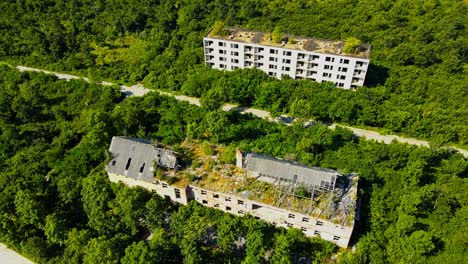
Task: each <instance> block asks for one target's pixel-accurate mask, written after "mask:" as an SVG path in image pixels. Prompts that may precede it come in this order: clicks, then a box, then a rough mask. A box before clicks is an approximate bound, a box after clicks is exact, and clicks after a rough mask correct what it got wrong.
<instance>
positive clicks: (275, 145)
mask: <svg viewBox="0 0 468 264" xmlns="http://www.w3.org/2000/svg"><path fill="white" fill-rule="evenodd" d="M0 87H1V88H0V93H1V96H0V98H1V99H2V101H0V109H2V115H1V116H0V131H1V134H0V147H1V149H2V151H1V152H0V153H1V155H2V159H0V166H1V168H2V170H1V172H0V201H1V202H0V222H1V223H2V225H0V241H2V242H5V243H7V244H8V245H10V246H12V247H14V248H15V249H17V250H18V251H20V252H21V253H23V254H25V255H26V256H28V257H30V258H32V259H33V260H36V261H39V262H41V263H49V262H50V263H80V262H83V263H95V262H96V261H99V262H103V263H116V262H118V261H121V262H124V263H142V262H143V263H144V262H146V261H147V260H149V259H152V260H153V261H154V262H155V263H180V262H185V263H200V262H203V263H219V262H220V260H223V261H230V262H231V263H241V262H242V263H257V262H258V261H259V260H260V261H263V260H264V258H263V256H270V261H271V262H276V263H287V262H289V261H291V262H294V261H297V260H298V259H299V258H302V257H305V258H310V259H312V260H315V261H317V262H321V261H322V260H324V259H328V258H330V256H331V255H332V254H333V253H334V252H336V251H335V250H336V249H335V248H334V246H333V245H332V244H330V243H328V242H324V241H322V240H319V239H309V238H305V237H304V236H303V235H302V233H301V232H299V231H298V230H294V229H292V230H288V231H285V230H284V229H274V228H273V227H271V226H269V225H267V224H265V223H264V222H260V221H256V220H254V219H251V218H248V217H247V218H236V217H234V216H230V215H226V214H223V213H221V212H220V211H217V210H214V209H208V208H204V207H202V206H198V205H196V204H190V205H189V206H181V207H174V206H172V205H170V204H168V203H166V202H165V201H163V200H162V199H161V198H160V197H158V196H155V195H152V194H151V193H148V192H147V191H144V190H142V189H138V188H127V187H124V186H123V185H120V184H110V183H109V181H108V179H107V175H106V174H105V172H104V167H103V165H104V163H105V162H106V155H105V153H106V149H107V148H108V145H109V143H110V139H111V137H112V136H113V135H128V136H137V137H144V138H151V139H154V140H158V141H161V142H163V143H164V144H180V143H181V142H183V141H184V140H185V138H187V137H188V133H189V130H188V128H189V127H190V134H191V135H190V136H191V137H192V138H199V139H201V140H209V141H211V142H219V143H220V144H224V145H226V146H227V149H226V151H229V152H231V153H232V151H233V150H234V149H235V148H236V147H239V148H241V149H243V150H246V151H250V150H252V151H256V152H258V153H265V154H270V155H274V156H278V157H285V156H288V157H294V158H295V159H296V160H298V161H300V162H303V163H306V164H309V165H315V166H322V167H328V168H334V169H339V170H341V171H342V172H345V173H346V172H351V171H354V172H357V173H359V175H360V179H361V180H360V183H359V186H360V190H361V191H360V197H361V199H362V200H361V202H362V208H361V218H360V219H361V220H360V222H359V224H358V226H357V227H356V228H357V237H356V239H358V243H357V250H356V253H344V252H341V253H340V257H339V261H340V262H342V263H367V262H372V263H375V262H391V263H393V262H400V261H403V262H407V263H415V262H422V263H441V262H444V261H445V260H447V259H451V260H454V261H457V262H460V263H462V262H463V260H464V259H465V258H466V257H467V254H468V252H467V251H466V247H465V246H464V245H465V244H466V243H467V241H468V237H467V234H468V232H467V231H468V225H467V223H468V222H467V221H466V212H467V208H468V207H467V206H468V200H467V197H466V195H465V193H466V192H465V190H466V189H467V188H468V182H467V177H466V175H467V174H468V161H467V160H466V159H465V158H464V157H463V156H462V155H460V154H458V153H453V152H451V151H448V150H437V149H428V148H417V147H414V146H409V145H402V144H396V143H395V144H391V145H382V144H377V143H374V142H370V141H365V140H362V141H361V140H358V139H356V138H354V137H353V136H352V133H351V132H350V131H348V130H344V129H341V128H337V129H336V130H329V129H327V128H326V127H324V126H320V125H317V126H313V127H311V128H308V129H306V128H304V127H302V126H301V125H299V124H297V125H293V126H290V127H288V126H284V125H279V124H275V123H269V122H266V121H264V120H260V119H257V118H253V117H252V116H250V115H240V114H239V113H237V112H222V111H219V110H214V111H210V110H207V109H204V108H200V107H196V106H191V105H188V104H186V103H179V102H176V101H175V100H174V99H172V98H167V97H161V96H158V95H157V94H154V93H152V94H149V95H147V96H145V97H135V98H128V99H126V100H124V101H123V102H122V101H121V100H122V97H121V95H120V93H119V92H118V88H117V87H115V88H114V87H98V86H96V85H93V84H87V83H85V82H82V81H77V80H73V81H69V82H65V81H59V80H56V79H55V77H52V76H48V75H44V74H38V73H19V72H17V71H15V70H11V69H9V68H7V67H5V66H3V67H0ZM220 120H223V121H222V126H220V125H219V122H220ZM228 149H229V150H228ZM231 155H232V154H230V155H229V156H231ZM230 159H231V158H227V160H230ZM168 217H169V218H168ZM229 230H231V232H229ZM149 231H151V233H152V238H151V240H149V241H148V243H141V242H142V241H144V238H145V237H146V236H147V235H148V234H149ZM213 234H217V236H218V239H217V240H213ZM239 237H241V238H242V237H243V238H247V243H246V245H245V247H241V248H238V247H237V246H235V243H234V241H233V240H236V241H237V239H238V238H239ZM268 252H270V253H268ZM271 252H273V253H271ZM259 254H260V255H259ZM263 254H265V255H263Z"/></svg>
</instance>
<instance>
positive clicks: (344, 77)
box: [322, 72, 346, 80]
mask: <svg viewBox="0 0 468 264" xmlns="http://www.w3.org/2000/svg"><path fill="white" fill-rule="evenodd" d="M322 76H323V77H327V78H332V77H333V75H332V74H331V73H328V72H324V73H323V74H322ZM336 79H338V80H345V79H346V75H339V74H337V75H336Z"/></svg>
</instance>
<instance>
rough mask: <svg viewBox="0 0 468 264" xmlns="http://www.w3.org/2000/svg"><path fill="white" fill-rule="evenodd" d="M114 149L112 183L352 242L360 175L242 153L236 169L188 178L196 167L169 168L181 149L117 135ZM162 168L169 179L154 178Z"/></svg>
mask: <svg viewBox="0 0 468 264" xmlns="http://www.w3.org/2000/svg"><path fill="white" fill-rule="evenodd" d="M109 151H110V153H111V159H110V161H109V163H108V164H107V166H106V171H107V173H108V175H109V179H110V181H111V182H116V183H117V182H121V183H124V184H126V185H128V186H140V187H143V188H145V189H147V190H149V191H152V192H154V193H157V194H158V195H160V196H161V197H163V198H165V199H167V200H169V201H172V202H176V203H179V204H183V205H186V204H187V203H189V202H190V201H192V200H193V201H196V202H198V203H200V204H202V205H204V206H207V207H212V208H216V209H219V210H222V211H224V212H227V213H231V214H234V215H238V216H243V215H246V214H250V215H252V216H254V217H255V218H257V219H262V220H264V221H267V222H269V223H271V224H273V225H275V226H278V227H284V228H289V227H295V228H298V229H300V230H301V231H302V232H303V233H304V234H305V235H307V236H320V237H321V238H323V239H325V240H328V241H331V242H333V243H335V244H337V245H338V246H340V247H347V246H348V244H349V241H350V238H351V234H352V232H353V228H354V221H355V213H356V210H357V209H356V208H357V207H356V199H357V180H358V177H357V176H356V175H355V174H350V175H347V176H345V175H341V174H340V173H339V172H337V171H334V170H329V169H322V168H315V167H308V166H305V165H302V164H299V163H295V162H291V161H285V160H281V159H277V158H274V157H270V156H265V155H258V154H242V153H241V152H237V168H236V166H233V165H229V166H232V168H231V169H232V170H231V171H230V172H235V173H230V174H229V175H226V176H224V177H222V178H219V175H218V178H215V177H213V176H210V174H209V173H207V172H206V171H204V172H203V174H205V176H204V177H196V178H197V180H195V181H188V179H187V178H184V176H183V175H187V174H190V173H193V171H188V169H187V168H186V169H184V168H179V169H180V171H176V170H175V169H174V170H171V169H170V168H177V167H176V159H175V157H176V153H174V152H172V151H169V150H165V149H161V148H158V147H156V146H154V145H153V144H151V142H149V141H146V140H142V139H135V138H127V137H114V138H113V139H112V143H111V146H110V148H109ZM161 167H164V169H162V171H165V173H167V175H166V176H164V177H165V178H156V177H154V175H155V173H156V172H157V171H158V170H159V169H161ZM168 169H169V170H168ZM184 170H185V171H184ZM219 171H227V170H226V168H222V169H220V170H217V172H215V174H219ZM239 171H240V172H239ZM178 172H179V174H178ZM236 173H237V174H236ZM171 177H173V178H171ZM252 181H257V183H259V186H261V189H262V190H263V191H264V192H265V193H264V194H262V193H260V194H259V192H260V191H259V190H256V191H255V192H253V191H248V190H247V189H248V188H249V187H251V186H252V185H255V184H253V182H252ZM169 182H171V183H169ZM223 184H224V185H223ZM247 185H249V186H247ZM229 186H235V188H229ZM240 189H245V190H244V191H239V190H240ZM266 192H269V194H267V193H266ZM273 192H274V194H273Z"/></svg>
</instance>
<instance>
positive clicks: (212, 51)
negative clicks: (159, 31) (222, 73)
mask: <svg viewBox="0 0 468 264" xmlns="http://www.w3.org/2000/svg"><path fill="white" fill-rule="evenodd" d="M220 45H222V46H220ZM234 45H237V47H238V48H235V46H234ZM203 47H204V51H205V64H207V65H208V64H209V65H211V67H213V68H215V69H221V70H228V71H231V70H234V69H235V68H236V67H238V68H253V67H254V66H255V63H261V64H262V65H258V66H257V68H258V69H260V70H262V71H264V72H266V73H267V74H269V75H270V76H272V77H276V78H281V76H282V75H289V76H290V77H291V78H293V79H297V78H303V79H314V80H315V81H317V82H326V81H329V82H333V83H334V84H335V85H337V87H340V88H344V89H351V88H354V87H358V86H363V85H364V79H365V77H366V73H367V68H368V65H369V60H368V59H362V58H355V57H348V56H342V55H334V54H323V53H316V52H310V51H305V50H292V49H287V48H281V47H271V46H263V45H259V44H254V43H244V42H237V41H232V40H224V39H216V38H208V37H205V38H204V39H203ZM245 47H252V51H253V52H246V51H245ZM261 48H263V51H261V52H254V51H255V49H261ZM270 50H275V51H277V54H271V53H270ZM234 52H237V53H234ZM287 52H289V53H290V54H291V55H290V56H287V55H285V53H287ZM299 54H303V55H304V56H305V59H303V60H299V57H298V55H299ZM249 55H251V56H252V59H251V60H250V59H247V57H248V56H249ZM255 56H263V57H262V58H258V59H257V60H255ZM313 56H318V59H314V60H312V57H313ZM327 57H329V58H330V59H331V61H326V58H327ZM270 58H273V59H275V60H276V61H270ZM233 60H238V63H236V62H234V61H233ZM283 60H290V63H288V64H286V63H285V62H284V61H283ZM332 60H333V61H332ZM344 60H348V61H349V63H347V64H345V63H344ZM249 61H251V62H252V65H247V63H248V62H249ZM298 62H304V66H302V67H301V66H299V64H298ZM309 63H316V64H318V65H317V66H316V67H314V68H308V67H309ZM357 63H362V64H363V65H362V66H356V65H357ZM270 66H272V67H276V69H274V68H273V69H272V68H270ZM326 66H330V67H333V69H325V68H326ZM283 67H284V68H283ZM286 67H289V70H286ZM340 67H341V68H342V69H343V68H346V69H347V71H346V72H343V71H340V70H339V69H340ZM297 70H303V73H299V72H298V71H297ZM307 70H310V71H316V72H317V73H316V74H313V75H310V76H307V75H306V74H307ZM358 71H360V73H357V72H358ZM324 73H327V74H331V77H324V76H323V74H324ZM338 75H342V76H345V78H344V79H341V78H338ZM353 78H356V79H354V80H353ZM339 84H341V85H339Z"/></svg>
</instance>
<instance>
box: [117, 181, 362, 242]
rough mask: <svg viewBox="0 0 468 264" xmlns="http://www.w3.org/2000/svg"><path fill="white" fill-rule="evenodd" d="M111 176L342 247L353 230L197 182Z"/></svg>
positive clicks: (181, 199) (163, 195)
mask: <svg viewBox="0 0 468 264" xmlns="http://www.w3.org/2000/svg"><path fill="white" fill-rule="evenodd" d="M109 179H110V181H111V182H116V183H118V182H122V183H124V184H126V185H128V186H130V187H132V186H141V187H143V188H145V189H147V190H149V191H152V192H155V193H157V194H158V195H160V196H161V197H165V198H166V199H168V200H171V201H173V202H177V203H180V204H184V205H186V204H187V203H188V202H189V201H191V200H195V201H197V202H198V203H200V204H202V205H204V206H207V207H211V208H216V209H219V210H221V211H224V212H227V213H231V214H234V215H238V216H243V215H246V214H250V215H252V216H254V217H255V218H257V219H262V220H264V221H266V222H269V223H271V224H273V225H276V226H278V227H284V228H288V227H295V228H298V229H301V230H302V232H304V234H305V235H307V236H316V235H318V236H320V237H321V238H323V239H325V240H328V241H330V242H333V243H335V244H337V245H338V246H340V247H347V246H348V243H349V240H350V237H351V233H352V231H353V227H352V226H341V225H339V224H334V223H332V222H330V221H326V220H323V219H318V218H314V217H311V216H308V215H304V214H300V213H296V212H292V211H288V210H284V209H281V208H277V207H274V206H271V205H267V204H263V203H259V202H256V201H252V200H248V199H244V198H242V197H240V196H236V195H230V194H225V193H220V192H214V191H210V190H207V189H203V188H200V187H197V186H193V185H189V186H187V188H178V187H174V186H171V185H169V184H167V183H166V182H163V181H159V180H155V183H148V182H143V181H138V180H135V179H132V178H127V177H125V176H121V175H115V174H109ZM176 189H177V190H179V192H180V196H177V197H176V195H175V193H176Z"/></svg>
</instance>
